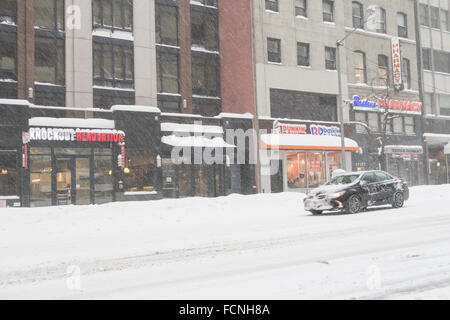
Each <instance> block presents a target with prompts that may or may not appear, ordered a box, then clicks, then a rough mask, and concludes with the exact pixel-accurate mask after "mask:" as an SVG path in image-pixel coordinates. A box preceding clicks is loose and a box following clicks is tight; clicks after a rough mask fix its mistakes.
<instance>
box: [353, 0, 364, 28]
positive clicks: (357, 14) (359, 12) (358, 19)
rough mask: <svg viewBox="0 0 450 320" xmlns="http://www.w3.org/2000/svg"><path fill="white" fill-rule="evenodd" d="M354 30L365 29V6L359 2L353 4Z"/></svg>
mask: <svg viewBox="0 0 450 320" xmlns="http://www.w3.org/2000/svg"><path fill="white" fill-rule="evenodd" d="M352 17H353V28H359V29H364V10H363V5H362V4H361V3H359V2H358V1H353V2H352Z"/></svg>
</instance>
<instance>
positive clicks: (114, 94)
mask: <svg viewBox="0 0 450 320" xmlns="http://www.w3.org/2000/svg"><path fill="white" fill-rule="evenodd" d="M134 104H135V96H134V92H133V91H125V90H124V91H118V90H110V89H98V88H94V107H95V108H101V109H110V108H111V107H112V106H114V105H134Z"/></svg>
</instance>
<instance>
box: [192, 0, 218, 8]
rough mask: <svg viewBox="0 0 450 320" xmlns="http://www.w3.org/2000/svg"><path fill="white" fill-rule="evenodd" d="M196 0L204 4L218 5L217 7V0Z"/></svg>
mask: <svg viewBox="0 0 450 320" xmlns="http://www.w3.org/2000/svg"><path fill="white" fill-rule="evenodd" d="M196 2H199V3H201V4H202V5H204V6H209V7H216V8H217V0H197V1H196Z"/></svg>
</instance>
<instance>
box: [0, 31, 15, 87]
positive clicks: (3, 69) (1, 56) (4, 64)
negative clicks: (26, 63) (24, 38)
mask: <svg viewBox="0 0 450 320" xmlns="http://www.w3.org/2000/svg"><path fill="white" fill-rule="evenodd" d="M0 39H1V41H0V80H5V79H6V80H14V81H17V72H16V70H17V66H16V63H17V62H16V57H17V54H16V52H17V49H16V46H17V40H16V39H17V34H16V33H15V32H12V33H10V32H0Z"/></svg>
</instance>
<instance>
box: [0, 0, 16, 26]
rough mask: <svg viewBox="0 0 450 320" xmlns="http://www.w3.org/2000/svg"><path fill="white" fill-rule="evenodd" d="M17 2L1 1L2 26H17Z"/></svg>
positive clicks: (0, 19)
mask: <svg viewBox="0 0 450 320" xmlns="http://www.w3.org/2000/svg"><path fill="white" fill-rule="evenodd" d="M16 17H17V0H2V1H0V24H16Z"/></svg>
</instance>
